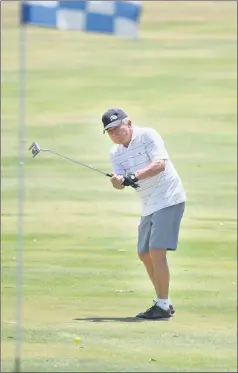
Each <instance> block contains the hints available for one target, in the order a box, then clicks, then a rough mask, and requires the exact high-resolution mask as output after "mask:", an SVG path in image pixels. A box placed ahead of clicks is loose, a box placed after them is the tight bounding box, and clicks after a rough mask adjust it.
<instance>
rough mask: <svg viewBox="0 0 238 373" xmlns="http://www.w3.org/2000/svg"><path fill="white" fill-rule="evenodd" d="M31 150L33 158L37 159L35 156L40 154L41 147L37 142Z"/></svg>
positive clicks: (32, 145)
mask: <svg viewBox="0 0 238 373" xmlns="http://www.w3.org/2000/svg"><path fill="white" fill-rule="evenodd" d="M29 150H31V153H32V156H33V158H35V156H36V155H37V154H39V153H40V150H41V149H40V145H39V144H38V143H37V142H36V141H34V142H33V143H32V144H31V146H30V148H29Z"/></svg>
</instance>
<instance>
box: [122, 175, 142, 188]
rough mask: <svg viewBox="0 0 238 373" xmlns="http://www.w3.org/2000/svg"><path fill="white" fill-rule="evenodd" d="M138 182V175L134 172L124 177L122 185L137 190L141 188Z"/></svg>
mask: <svg viewBox="0 0 238 373" xmlns="http://www.w3.org/2000/svg"><path fill="white" fill-rule="evenodd" d="M137 181H138V179H137V178H136V175H135V174H134V172H128V174H126V175H125V176H124V180H123V183H122V185H125V186H131V187H132V188H134V189H137V188H139V185H138V184H136V183H137Z"/></svg>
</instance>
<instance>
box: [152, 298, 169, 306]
mask: <svg viewBox="0 0 238 373" xmlns="http://www.w3.org/2000/svg"><path fill="white" fill-rule="evenodd" d="M158 300H159V298H156V300H155V301H154V302H155V303H156V302H158ZM168 301H169V305H172V302H171V299H170V297H168Z"/></svg>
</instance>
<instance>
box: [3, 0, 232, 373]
mask: <svg viewBox="0 0 238 373" xmlns="http://www.w3.org/2000/svg"><path fill="white" fill-rule="evenodd" d="M1 7H2V21H3V24H2V25H3V26H2V51H3V53H2V149H1V154H2V162H1V165H2V170H1V172H2V210H1V211H2V253H1V254H2V342H1V344H2V370H3V371H6V372H7V371H8V372H9V371H12V369H13V356H14V342H15V341H14V338H15V316H16V315H15V305H16V248H17V235H16V232H17V214H18V211H17V185H18V180H17V175H18V174H17V162H18V160H17V150H18V137H17V136H18V132H17V131H18V93H19V90H18V61H19V55H18V50H19V49H18V48H19V45H18V42H19V37H18V25H17V3H14V2H3V3H2V4H1ZM235 14H236V3H232V2H214V3H213V2H205V1H204V2H194V3H192V2H191V3H189V2H178V3H170V2H168V3H166V2H145V4H144V12H143V18H142V25H141V39H140V40H138V41H126V40H123V39H116V40H117V41H116V42H115V38H113V37H111V36H104V35H96V34H87V33H77V32H59V31H56V30H49V29H44V28H34V27H29V28H27V69H28V70H27V102H26V112H27V116H26V121H27V131H26V141H25V144H24V145H25V149H26V152H25V167H24V168H25V208H24V268H23V273H24V276H23V294H24V303H23V349H22V370H23V371H25V372H28V371H34V372H43V371H44V372H53V371H58V372H61V371H62V372H64V371H71V372H73V371H74V372H98V371H104V372H106V371H108V372H109V371H110V372H113V371H114V372H116V371H120V372H129V371H130V372H132V371H137V372H138V371H140V372H146V371H151V372H160V371H161V372H162V371H163V372H165V371H166V372H175V371H178V372H186V371H189V372H192V371H193V372H195V371H204V372H205V371H206V372H214V371H219V372H222V371H230V372H232V371H236V365H237V360H236V350H237V345H236V343H237V336H236V291H237V287H236V281H237V280H236V176H237V175H236V172H237V169H236V88H237V87H236V15H235ZM111 106H119V107H120V106H121V107H123V108H124V109H125V110H127V111H128V112H129V114H130V115H131V117H132V119H133V121H135V122H136V123H137V124H138V125H139V126H143V125H146V126H152V127H154V128H156V129H157V130H158V131H159V132H160V133H161V135H162V136H163V137H164V139H165V142H166V145H167V149H168V151H169V153H170V155H171V158H172V160H173V162H174V164H175V166H176V168H177V170H178V171H179V173H180V175H181V177H182V179H183V183H184V186H185V189H186V192H187V195H188V202H187V206H186V212H185V216H184V219H183V224H182V229H181V234H180V243H179V248H178V251H177V252H176V253H170V254H169V261H170V264H171V277H172V278H171V297H172V300H173V302H174V304H175V307H176V309H177V315H176V317H175V318H173V320H172V321H170V322H156V323H155V322H133V319H132V317H133V316H134V315H135V314H136V313H137V312H139V311H141V310H143V309H144V308H146V307H147V306H149V305H150V302H151V301H152V299H153V297H154V293H153V289H152V286H151V284H150V283H149V280H148V279H147V276H146V274H145V271H144V268H143V265H142V264H141V263H140V262H139V260H138V259H137V256H136V249H135V248H136V239H137V223H138V219H139V214H140V204H139V201H138V200H137V197H136V195H135V193H133V191H132V190H131V189H127V190H125V191H123V192H117V191H115V190H113V189H112V188H111V187H110V184H109V183H108V180H107V179H106V178H104V177H103V176H100V175H97V174H96V173H93V172H91V171H89V170H86V169H84V168H82V167H80V166H77V165H74V164H69V163H68V162H67V161H64V160H61V159H60V158H57V157H54V156H49V155H46V154H42V155H40V156H39V157H38V158H37V159H35V160H32V158H31V157H30V154H29V153H28V150H27V149H28V147H29V145H30V144H31V143H32V141H34V140H37V141H39V143H40V145H41V146H42V147H50V148H52V149H54V150H56V151H57V150H58V151H61V152H62V153H64V154H66V155H68V156H71V157H73V158H76V159H79V160H81V161H84V162H88V163H90V164H92V165H95V166H96V167H99V168H101V169H103V170H105V171H110V162H109V156H108V152H109V149H110V146H111V144H110V142H109V140H108V138H107V137H106V136H103V135H102V129H101V125H100V115H101V113H102V112H103V111H104V110H105V109H107V108H109V107H111ZM75 336H79V337H80V338H81V341H82V342H81V345H80V346H76V345H75V344H74V338H75Z"/></svg>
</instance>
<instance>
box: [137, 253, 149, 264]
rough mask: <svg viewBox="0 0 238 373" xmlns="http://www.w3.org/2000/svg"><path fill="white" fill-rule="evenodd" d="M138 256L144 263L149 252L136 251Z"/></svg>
mask: <svg viewBox="0 0 238 373" xmlns="http://www.w3.org/2000/svg"><path fill="white" fill-rule="evenodd" d="M138 257H139V259H140V260H141V261H142V262H143V263H144V262H146V261H148V259H149V258H150V253H149V252H139V251H138Z"/></svg>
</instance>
